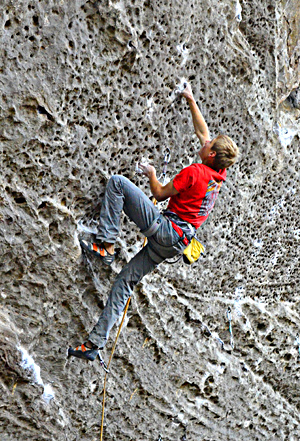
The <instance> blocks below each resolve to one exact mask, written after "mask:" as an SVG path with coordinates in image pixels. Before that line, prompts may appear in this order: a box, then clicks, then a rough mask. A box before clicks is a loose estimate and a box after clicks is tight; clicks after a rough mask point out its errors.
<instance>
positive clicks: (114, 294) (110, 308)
mask: <svg viewBox="0 0 300 441" xmlns="http://www.w3.org/2000/svg"><path fill="white" fill-rule="evenodd" d="M156 266H157V263H155V262H154V261H153V260H152V259H151V257H150V256H149V252H148V246H146V247H144V248H142V249H141V251H140V252H139V253H138V254H136V255H135V256H134V257H133V258H132V259H131V260H130V262H128V263H127V265H126V266H125V267H124V268H123V269H122V271H121V272H120V273H119V274H118V276H117V278H116V280H115V282H114V284H113V287H112V289H111V292H110V294H109V297H108V300H107V303H106V305H105V308H104V309H103V311H102V314H101V315H100V318H99V320H98V323H97V324H96V326H95V327H94V329H93V330H92V332H91V333H90V335H89V341H90V342H91V343H93V344H94V345H95V346H97V347H99V348H100V349H102V348H103V347H104V346H105V345H106V342H107V339H108V336H109V332H110V330H111V328H112V327H113V325H114V324H115V322H116V321H117V320H118V318H119V317H120V316H121V315H122V313H123V310H124V308H125V305H126V302H127V300H128V297H130V296H131V294H132V290H133V288H134V286H135V285H136V284H137V283H138V282H139V281H140V280H141V279H142V278H143V277H144V276H145V275H146V274H148V273H149V272H150V271H152V270H153V269H154V268H155V267H156Z"/></svg>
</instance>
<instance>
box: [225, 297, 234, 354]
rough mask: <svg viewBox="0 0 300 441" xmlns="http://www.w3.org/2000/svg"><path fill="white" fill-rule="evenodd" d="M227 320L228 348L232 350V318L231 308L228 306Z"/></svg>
mask: <svg viewBox="0 0 300 441" xmlns="http://www.w3.org/2000/svg"><path fill="white" fill-rule="evenodd" d="M227 318H228V321H229V332H230V346H231V347H232V349H234V342H233V333H232V326H231V321H232V317H231V308H230V306H228V309H227Z"/></svg>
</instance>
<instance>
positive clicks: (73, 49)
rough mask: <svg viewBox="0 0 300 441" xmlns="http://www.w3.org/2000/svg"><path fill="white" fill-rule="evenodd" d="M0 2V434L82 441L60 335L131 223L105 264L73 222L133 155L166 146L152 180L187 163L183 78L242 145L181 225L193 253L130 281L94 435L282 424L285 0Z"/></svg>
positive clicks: (92, 402) (90, 385)
mask: <svg viewBox="0 0 300 441" xmlns="http://www.w3.org/2000/svg"><path fill="white" fill-rule="evenodd" d="M0 11H1V20H0V23H1V26H0V29H1V67H0V75H1V76H0V81H1V96H0V106H1V123H0V124H1V132H0V136H1V151H0V158H1V206H0V221H1V229H0V237H1V242H0V243H1V257H0V259H1V286H0V295H1V307H0V331H1V347H0V360H1V363H0V381H1V383H0V384H1V395H2V399H1V417H0V418H1V429H0V431H1V435H0V437H1V440H3V441H10V440H14V441H15V440H22V441H23V440H32V441H34V440H36V441H40V440H55V441H60V440H68V441H71V440H82V441H83V440H98V439H99V437H100V422H101V410H102V393H103V378H104V373H103V370H102V369H101V367H100V365H99V364H98V363H93V364H88V363H86V362H82V361H80V360H71V361H67V360H66V349H67V347H68V346H69V344H72V345H74V344H76V343H80V342H82V341H83V339H84V338H86V335H87V332H88V331H89V330H90V329H91V328H92V326H93V325H94V323H95V321H96V319H97V317H98V315H99V313H100V311H101V308H102V307H103V305H104V303H105V301H106V298H107V296H108V293H109V288H110V286H111V283H112V281H113V279H114V277H115V275H116V273H117V272H118V271H119V270H120V268H121V267H122V266H123V265H124V264H125V262H126V261H127V260H128V259H130V258H131V257H132V256H133V255H134V254H135V253H136V252H137V251H138V249H139V248H140V247H141V245H142V238H141V235H140V233H139V232H138V230H137V229H136V228H135V226H134V225H133V224H132V223H130V222H129V221H128V220H127V219H126V218H124V222H123V228H122V233H121V236H120V239H119V242H118V246H119V247H120V248H121V252H120V256H119V258H118V260H117V262H116V264H114V266H113V268H112V269H105V268H103V267H101V266H100V265H99V262H98V261H97V260H96V259H92V258H91V259H90V260H86V259H84V258H83V257H82V256H81V251H80V247H79V242H78V235H80V234H84V235H85V236H86V237H89V235H88V233H87V231H86V230H84V227H83V225H86V226H89V227H90V228H95V227H96V221H97V218H98V215H99V206H100V204H101V198H102V195H103V191H104V188H105V184H106V182H107V179H108V178H109V177H110V176H111V175H112V174H115V173H119V174H124V175H125V176H127V177H129V178H130V179H132V180H133V181H134V182H135V183H137V184H138V185H140V186H141V187H142V188H143V189H144V190H145V191H146V192H147V194H149V187H148V185H147V182H145V180H143V179H141V178H139V177H138V176H136V175H135V164H136V161H137V160H140V159H141V158H142V157H144V158H147V159H150V160H151V161H152V162H153V164H154V165H155V166H156V167H157V169H158V170H161V169H162V162H163V156H164V152H165V148H166V147H170V149H171V163H170V165H169V168H168V177H169V179H171V178H172V177H174V176H175V174H176V173H177V172H179V170H180V169H181V168H182V167H184V166H187V165H189V164H191V163H192V162H193V161H195V160H196V151H197V149H198V148H199V143H198V141H197V138H196V137H195V135H194V134H193V130H192V121H191V117H190V115H189V110H188V108H187V106H186V104H185V102H184V100H181V99H180V98H179V97H178V95H176V94H175V90H176V87H177V85H178V84H179V83H180V81H181V80H182V79H183V78H186V79H189V80H190V81H191V83H192V86H193V89H194V91H195V96H196V98H197V101H198V103H199V105H200V107H201V109H202V111H203V113H204V115H205V117H206V119H207V121H208V124H209V127H210V129H211V133H212V134H213V135H215V134H217V133H218V132H223V133H227V134H228V135H229V136H231V137H232V138H233V139H235V140H236V141H237V143H238V145H239V146H240V150H241V157H240V159H239V162H238V164H237V165H236V166H234V167H233V168H232V169H230V170H229V176H228V180H227V183H226V185H224V186H223V188H222V190H221V195H220V197H219V199H218V201H217V203H216V206H215V209H214V211H213V213H212V215H211V217H210V219H209V220H208V222H207V223H206V224H205V225H204V226H203V227H202V228H201V231H200V232H199V236H200V237H201V238H202V240H203V242H204V243H205V245H206V255H205V257H204V258H203V259H202V261H201V262H200V263H199V264H197V265H195V266H193V267H191V268H188V267H187V266H186V265H184V264H183V263H178V264H176V265H169V264H162V265H160V266H159V267H158V269H157V270H156V271H155V272H154V273H153V274H151V275H149V276H147V277H146V278H145V279H144V280H143V281H142V283H141V284H140V285H139V286H138V287H137V289H136V290H135V292H134V295H133V298H132V303H131V307H130V310H129V313H128V318H129V320H127V322H126V326H125V327H124V329H123V331H122V334H121V337H120V340H119V343H118V346H117V350H116V354H115V357H114V360H113V363H112V372H111V374H110V375H109V378H108V385H107V404H106V414H105V425H104V439H105V440H118V441H120V440H126V441H129V440H132V441H146V440H149V441H150V440H151V441H156V440H158V439H161V440H163V441H165V440H170V441H171V440H172V441H174V440H178V441H179V440H180V441H182V440H191V441H196V440H197V441H198V440H203V441H204V440H205V441H219V440H220V441H223V440H225V439H226V440H241V441H242V440H243V441H244V440H249V441H250V440H251V441H254V440H286V441H296V440H298V439H299V438H300V430H299V423H300V416H299V410H300V406H299V398H300V394H299V362H300V358H299V357H300V353H299V345H300V341H299V337H298V332H299V300H300V295H299V238H300V230H299V159H300V158H299V117H300V110H299V109H300V105H299V100H300V92H299V83H300V71H299V55H300V44H299V41H300V38H299V37H300V28H299V23H300V20H299V17H300V9H299V1H298V0H290V1H288V2H286V1H284V0H279V1H275V0H263V1H250V0H243V1H240V2H235V1H229V0H221V1H219V0H218V1H217V0H202V1H200V0H191V1H175V0H170V1H166V2H159V1H153V2H152V1H149V0H145V1H139V0H130V1H124V0H120V1H114V0H101V1H92V0H90V1H86V0H74V1H66V0H60V1H59V0H56V1H54V0H40V1H29V0H18V1H11V0H3V1H2V2H1V5H0ZM228 308H230V311H231V312H230V313H228ZM229 319H231V322H230V323H229ZM229 324H230V325H231V327H230V329H231V330H232V335H231V334H230V332H229ZM115 335H116V329H114V330H113V332H112V335H111V339H110V341H109V343H108V345H107V347H106V350H105V351H104V356H105V358H106V359H108V357H109V354H110V350H111V347H112V343H113V339H114V337H115ZM232 336H233V341H231V343H232V345H230V339H231V337H232ZM232 346H233V347H232ZM26 351H27V352H26ZM30 357H31V358H30Z"/></svg>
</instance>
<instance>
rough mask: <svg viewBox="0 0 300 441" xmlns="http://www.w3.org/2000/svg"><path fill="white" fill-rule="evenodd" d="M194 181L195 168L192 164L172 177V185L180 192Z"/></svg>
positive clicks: (189, 186)
mask: <svg viewBox="0 0 300 441" xmlns="http://www.w3.org/2000/svg"><path fill="white" fill-rule="evenodd" d="M195 182H196V168H195V167H194V164H192V165H190V166H189V167H186V168H184V169H183V170H181V172H180V173H178V175H176V176H175V178H174V179H173V185H174V187H175V188H176V190H177V191H178V192H179V193H181V192H183V191H186V190H188V189H189V188H191V187H192V186H193V185H194V183H195Z"/></svg>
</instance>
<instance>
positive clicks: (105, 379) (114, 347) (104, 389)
mask: <svg viewBox="0 0 300 441" xmlns="http://www.w3.org/2000/svg"><path fill="white" fill-rule="evenodd" d="M129 303H130V297H129V298H128V300H127V303H126V306H125V309H124V313H123V317H122V321H121V323H120V326H119V329H118V333H117V336H116V339H115V342H114V345H113V348H112V350H111V354H110V357H109V361H108V363H107V372H106V373H105V377H104V385H103V400H102V417H101V431H100V441H102V438H103V423H104V411H105V393H106V381H107V374H108V372H109V371H108V369H109V366H110V363H111V360H112V358H113V355H114V352H115V349H116V346H117V341H118V338H119V335H120V333H121V329H122V326H123V323H124V320H125V316H126V313H127V309H128V306H129Z"/></svg>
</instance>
